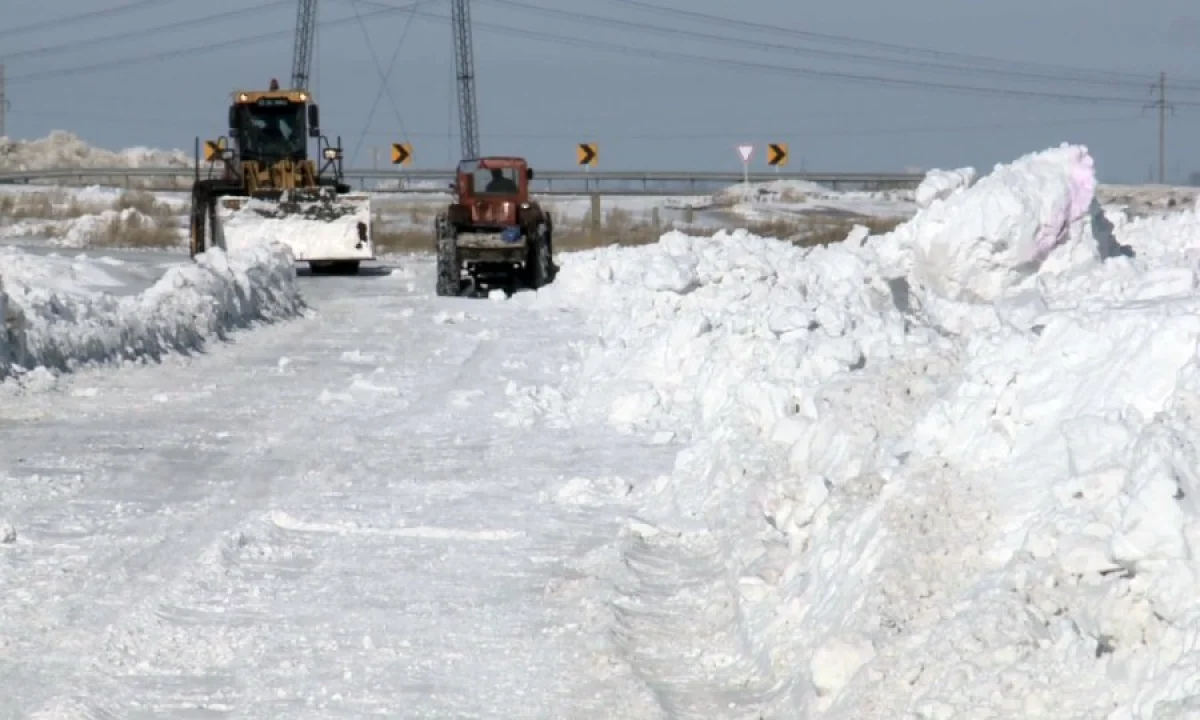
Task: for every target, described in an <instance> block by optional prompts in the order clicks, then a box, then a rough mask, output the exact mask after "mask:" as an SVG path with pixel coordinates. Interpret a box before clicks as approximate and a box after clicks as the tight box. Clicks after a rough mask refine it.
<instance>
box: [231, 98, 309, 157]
mask: <svg viewBox="0 0 1200 720" xmlns="http://www.w3.org/2000/svg"><path fill="white" fill-rule="evenodd" d="M240 115H241V118H242V122H241V131H242V137H241V142H240V148H241V152H242V155H243V157H251V158H264V159H266V158H269V159H273V160H278V159H282V158H301V157H303V156H304V154H305V150H306V149H307V134H306V132H305V127H304V125H305V123H304V106H303V105H299V104H295V103H289V104H286V105H275V106H267V107H264V106H262V105H245V106H242V108H241V112H240Z"/></svg>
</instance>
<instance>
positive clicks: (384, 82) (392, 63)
mask: <svg viewBox="0 0 1200 720" xmlns="http://www.w3.org/2000/svg"><path fill="white" fill-rule="evenodd" d="M350 2H351V5H353V6H354V17H355V19H356V20H358V25H359V27H360V28H362V32H363V39H365V40H366V41H367V50H368V51H370V53H371V59H372V60H374V61H375V69H376V71H378V73H379V92H378V93H376V94H375V102H373V103H372V104H371V111H370V112H369V113H368V114H367V121H366V123H365V124H364V125H363V130H362V132H361V133H360V134H359V136H358V142H357V143H356V144H355V145H354V152H353V153H351V155H350V162H351V163H353V162H354V160H355V159H356V158H357V157H358V151H359V150H360V149H361V148H362V143H363V139H365V138H366V136H367V130H368V128H370V127H371V123H372V122H373V121H374V120H375V109H376V108H378V107H379V100H380V99H381V98H382V97H383V96H384V94H386V95H387V97H388V102H389V103H391V105H392V112H393V113H394V114H395V115H396V124H397V125H399V126H400V134H401V139H402V140H404V141H406V142H407V140H408V138H407V137H406V136H405V132H404V121H403V120H402V119H401V118H400V108H399V107H397V105H396V98H394V97H393V96H392V91H391V87H389V85H388V82H389V81H390V80H391V76H392V70H393V69H394V68H395V67H396V58H397V57H399V55H400V48H402V47H404V40H405V38H407V37H408V30H409V28H411V27H412V21H413V12H415V11H416V5H414V6H412V10H411V11H410V12H409V14H408V17H407V18H405V20H404V29H403V30H401V31H400V38H399V39H398V40H397V41H396V49H395V50H393V51H392V58H391V60H389V61H388V66H387V70H386V71H385V70H384V69H383V64H382V63H380V62H379V55H377V54H376V53H375V46H374V44H373V43H372V42H371V34H370V33H368V32H367V24H366V23H365V22H363V20H362V15H361V14H360V13H359V12H358V5H357V4H355V3H354V0H350Z"/></svg>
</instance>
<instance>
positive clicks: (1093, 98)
mask: <svg viewBox="0 0 1200 720" xmlns="http://www.w3.org/2000/svg"><path fill="white" fill-rule="evenodd" d="M358 1H359V2H362V3H363V4H368V5H373V6H375V7H390V6H388V5H387V4H385V3H381V2H378V0H358ZM415 14H416V15H417V16H418V17H423V18H428V19H432V20H437V21H439V22H449V21H450V20H449V18H448V17H446V16H444V15H437V14H433V13H429V12H424V11H420V10H418V11H415ZM473 24H474V26H475V27H476V28H480V29H485V30H494V31H497V32H500V33H504V34H505V35H507V36H510V37H511V36H520V37H528V38H530V39H532V40H535V41H541V42H548V43H557V44H562V45H567V46H570V47H571V48H574V49H579V48H582V47H587V48H593V49H596V50H601V51H607V52H615V53H619V54H621V55H624V56H631V55H636V56H642V57H647V58H653V59H656V60H679V61H682V62H685V63H688V64H691V65H698V64H699V65H709V66H715V67H719V68H723V69H726V70H728V69H731V68H736V69H741V70H753V71H756V72H761V73H764V74H771V75H784V76H790V77H812V78H822V79H826V80H838V81H842V82H850V83H860V84H868V85H877V86H886V87H896V88H911V89H921V90H930V91H938V92H945V93H950V94H960V95H964V94H965V95H976V96H991V97H1008V98H1028V99H1038V100H1043V101H1048V102H1061V103H1066V104H1091V105H1131V106H1132V105H1138V106H1140V105H1142V104H1143V100H1140V99H1138V98H1134V97H1122V96H1118V95H1089V94H1081V93H1071V92H1059V91H1050V90H1042V91H1039V90H1024V89H1015V88H997V87H986V86H979V85H966V84H958V83H947V82H935V81H928V80H912V79H906V78H896V77H888V76H883V75H868V74H863V73H848V72H841V71H835V70H819V69H816V68H808V67H798V66H792V65H773V64H769V63H762V62H754V61H747V60H735V59H732V58H715V57H712V56H709V55H696V54H692V53H683V52H677V51H670V50H654V49H648V48H640V47H635V46H630V45H621V44H617V43H609V42H604V41H600V40H592V39H590V38H580V37H573V36H567V35H563V34H561V33H554V34H546V33H543V32H540V31H535V30H531V29H530V28H528V27H516V26H511V25H502V24H499V23H493V22H485V21H480V20H475V21H474V23H473ZM1176 105H1177V106H1180V107H1200V101H1190V102H1179V103H1176Z"/></svg>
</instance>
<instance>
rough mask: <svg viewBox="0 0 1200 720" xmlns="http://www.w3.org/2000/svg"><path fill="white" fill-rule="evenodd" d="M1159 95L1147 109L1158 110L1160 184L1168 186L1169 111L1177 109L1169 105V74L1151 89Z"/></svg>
mask: <svg viewBox="0 0 1200 720" xmlns="http://www.w3.org/2000/svg"><path fill="white" fill-rule="evenodd" d="M1151 92H1157V93H1158V99H1157V100H1155V101H1154V102H1152V103H1150V104H1149V105H1148V106H1147V107H1152V108H1157V109H1158V184H1159V185H1166V184H1167V111H1168V110H1169V111H1172V112H1174V110H1175V108H1173V107H1171V105H1169V104H1168V103H1167V74H1166V73H1165V72H1161V73H1159V74H1158V82H1157V83H1155V84H1154V87H1153V88H1151Z"/></svg>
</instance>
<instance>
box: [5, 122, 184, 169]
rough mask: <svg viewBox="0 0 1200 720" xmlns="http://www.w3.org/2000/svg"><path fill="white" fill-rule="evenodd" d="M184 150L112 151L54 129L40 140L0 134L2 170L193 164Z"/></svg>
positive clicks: (142, 149) (182, 165)
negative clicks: (20, 138)
mask: <svg viewBox="0 0 1200 720" xmlns="http://www.w3.org/2000/svg"><path fill="white" fill-rule="evenodd" d="M192 160H193V158H192V154H191V153H187V152H184V151H182V150H156V149H153V148H144V147H134V148H126V149H124V150H118V151H115V152H114V151H112V150H104V149H101V148H96V147H92V146H91V145H88V144H87V143H85V142H84V141H83V140H81V139H80V138H79V136H77V135H75V134H74V133H69V132H66V131H63V130H55V131H53V132H51V133H50V134H49V135H47V136H46V137H44V138H39V139H37V140H10V139H9V138H6V137H0V172H3V171H6V170H7V171H15V170H48V169H57V168H138V167H182V168H186V167H191V166H192V164H193V163H192Z"/></svg>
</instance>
